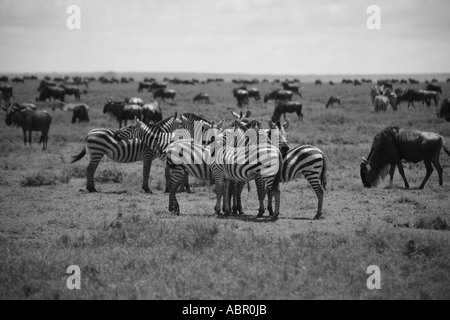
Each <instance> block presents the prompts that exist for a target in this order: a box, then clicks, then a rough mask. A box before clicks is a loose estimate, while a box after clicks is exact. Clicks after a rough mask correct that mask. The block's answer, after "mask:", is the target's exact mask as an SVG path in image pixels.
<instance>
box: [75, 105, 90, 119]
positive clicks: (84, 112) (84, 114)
mask: <svg viewBox="0 0 450 320" xmlns="http://www.w3.org/2000/svg"><path fill="white" fill-rule="evenodd" d="M88 110H89V107H88V106H87V105H86V104H79V105H76V106H75V107H74V108H73V109H72V112H73V115H72V123H76V122H77V119H78V123H80V122H89V114H88Z"/></svg>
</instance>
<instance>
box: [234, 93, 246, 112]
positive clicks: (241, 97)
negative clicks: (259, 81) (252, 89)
mask: <svg viewBox="0 0 450 320" xmlns="http://www.w3.org/2000/svg"><path fill="white" fill-rule="evenodd" d="M234 96H235V98H236V100H237V105H238V107H239V108H244V107H247V106H248V91H247V90H244V89H238V90H237V91H236V92H235V94H234Z"/></svg>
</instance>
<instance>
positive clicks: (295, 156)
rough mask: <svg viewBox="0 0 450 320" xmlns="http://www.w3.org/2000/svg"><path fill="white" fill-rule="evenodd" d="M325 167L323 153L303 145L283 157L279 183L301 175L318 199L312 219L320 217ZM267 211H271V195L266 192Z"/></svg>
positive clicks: (324, 186) (325, 181) (324, 185)
mask: <svg viewBox="0 0 450 320" xmlns="http://www.w3.org/2000/svg"><path fill="white" fill-rule="evenodd" d="M326 172H327V165H326V161H325V157H324V155H323V152H322V151H321V150H320V149H318V148H316V147H313V146H310V145H304V146H298V147H295V148H293V149H290V150H289V151H288V152H287V154H286V155H285V156H283V165H282V170H281V182H289V181H292V180H295V179H297V178H299V177H300V175H303V176H304V177H305V178H306V180H308V182H309V184H310V186H311V187H312V188H313V190H314V192H315V193H316V196H317V199H318V205H317V214H316V215H315V216H314V219H315V220H316V219H319V218H320V216H321V215H322V205H323V195H324V191H325V190H326V185H327V177H326ZM267 210H268V211H269V213H272V212H273V209H272V194H271V192H270V190H268V204H267Z"/></svg>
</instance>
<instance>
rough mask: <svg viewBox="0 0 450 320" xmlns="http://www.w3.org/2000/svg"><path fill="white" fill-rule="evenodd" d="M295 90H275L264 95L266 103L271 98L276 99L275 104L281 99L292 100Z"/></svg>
mask: <svg viewBox="0 0 450 320" xmlns="http://www.w3.org/2000/svg"><path fill="white" fill-rule="evenodd" d="M293 94H294V93H293V92H292V91H289V90H281V89H278V90H274V91H272V92H271V93H268V94H266V95H264V103H267V102H268V101H269V100H274V101H275V104H277V103H278V101H279V100H289V101H291V100H292V96H293Z"/></svg>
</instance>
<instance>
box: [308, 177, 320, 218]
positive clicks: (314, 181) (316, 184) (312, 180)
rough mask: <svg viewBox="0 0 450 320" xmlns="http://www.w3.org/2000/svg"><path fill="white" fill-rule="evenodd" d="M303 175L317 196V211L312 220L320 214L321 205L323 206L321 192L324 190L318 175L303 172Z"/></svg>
mask: <svg viewBox="0 0 450 320" xmlns="http://www.w3.org/2000/svg"><path fill="white" fill-rule="evenodd" d="M303 176H304V177H305V178H306V180H308V182H309V185H310V186H311V188H312V189H313V190H314V192H315V193H316V196H317V201H318V202H317V213H316V215H315V216H314V220H318V219H319V218H320V217H321V216H322V206H323V194H324V190H323V188H322V185H321V183H320V180H319V177H317V176H315V175H313V176H306V175H305V174H303Z"/></svg>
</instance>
